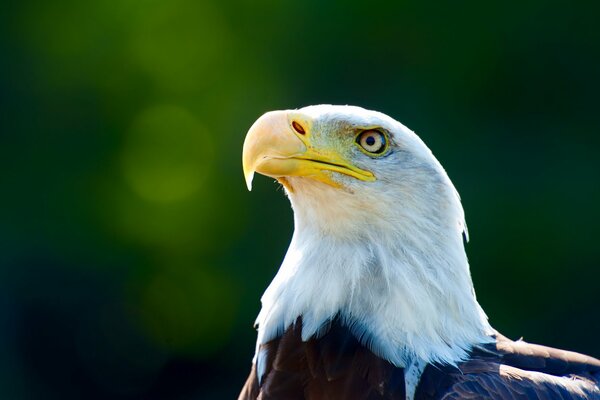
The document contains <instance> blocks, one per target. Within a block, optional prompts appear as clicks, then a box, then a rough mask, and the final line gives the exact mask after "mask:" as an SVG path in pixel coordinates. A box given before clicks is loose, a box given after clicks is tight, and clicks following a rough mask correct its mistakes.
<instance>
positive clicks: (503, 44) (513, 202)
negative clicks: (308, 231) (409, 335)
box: [0, 0, 600, 399]
mask: <svg viewBox="0 0 600 400" xmlns="http://www.w3.org/2000/svg"><path fill="white" fill-rule="evenodd" d="M597 17H598V10H597V9H596V10H594V9H591V8H589V7H585V6H584V5H583V4H577V3H576V2H571V1H564V2H558V1H557V2H555V1H537V0H530V1H522V2H519V3H516V2H515V3H513V4H509V3H507V2H503V1H496V2H482V1H467V2H439V3H435V4H433V3H428V2H418V1H402V0H399V1H390V2H379V1H373V2H370V3H369V4H368V5H367V4H365V3H363V2H359V1H336V2H333V1H328V2H327V1H322V2H318V1H296V2H277V1H272V0H263V1H249V0H238V1H231V2H218V1H216V0H214V1H196V0H170V1H156V0H122V1H106V0H94V1H75V0H59V1H41V0H38V1H29V0H28V1H19V2H17V1H8V2H6V1H5V2H2V5H1V6H0V33H1V36H0V38H1V39H0V105H1V107H0V123H1V126H0V127H1V131H0V135H1V139H2V141H1V143H0V183H1V196H0V227H1V229H0V237H1V241H0V246H1V251H0V265H1V268H0V324H1V330H0V354H1V356H0V397H1V398H2V399H42V398H43V399H82V398H85V399H107V398H110V399H227V398H234V397H235V396H236V395H237V392H238V390H239V388H240V387H241V385H242V383H243V381H244V379H245V377H246V374H247V373H248V370H249V367H250V360H251V357H252V354H253V352H254V340H255V332H254V330H253V328H252V324H253V320H254V318H255V316H256V314H257V312H258V310H259V298H260V295H261V294H262V291H263V290H264V289H265V287H266V286H267V284H268V283H269V281H270V279H271V278H272V276H273V275H274V273H275V271H276V269H277V267H278V265H279V263H280V261H281V259H282V257H283V255H284V253H285V250H286V247H287V243H288V241H289V238H290V235H291V233H292V229H293V226H292V213H291V210H290V208H289V205H288V202H287V200H286V199H285V197H284V195H283V193H282V190H280V189H279V188H278V185H277V184H274V183H272V180H269V179H266V178H263V177H258V178H257V179H256V182H255V190H254V191H253V192H252V193H248V192H247V191H246V189H245V185H244V182H243V178H242V172H241V147H242V142H243V139H244V135H245V133H246V131H247V129H248V128H249V126H250V125H251V124H252V122H253V121H254V120H255V119H256V118H257V117H258V116H260V115H261V114H262V113H263V112H265V111H268V110H272V109H282V108H295V107H301V106H304V105H309V104H317V103H338V104H354V105H360V106H363V107H366V108H371V109H376V110H379V111H382V112H385V113H387V114H389V115H391V116H393V117H395V118H396V119H398V120H400V121H402V122H403V123H405V124H406V125H407V126H409V127H410V128H412V129H414V130H415V131H416V132H417V133H418V134H419V135H420V136H421V137H422V138H423V139H424V140H425V142H426V143H428V145H429V146H430V147H431V149H432V150H433V152H434V153H435V154H436V155H437V157H438V158H439V160H440V161H441V162H442V164H443V165H444V166H445V167H446V169H447V170H448V173H449V175H450V177H451V178H452V179H453V181H454V183H455V184H456V186H457V188H458V190H459V191H460V193H461V195H462V198H463V202H464V206H465V209H466V215H467V222H468V224H469V228H470V233H471V242H470V243H469V245H468V248H467V250H468V254H469V257H470V261H471V265H472V273H473V278H474V280H475V285H476V289H477V293H478V298H479V299H480V302H481V303H482V305H483V307H484V308H485V309H486V311H487V313H488V314H489V316H490V319H491V322H492V324H493V325H494V326H495V327H496V328H497V329H499V330H500V331H502V332H503V333H504V334H506V335H508V336H511V337H513V338H517V337H519V336H524V337H525V339H526V340H529V341H533V342H542V343H545V344H549V345H553V346H560V347H564V348H569V349H573V350H578V351H582V352H586V353H590V354H592V355H595V356H600V345H599V344H598V340H597V339H598V337H599V335H600V327H599V323H598V317H599V312H598V310H599V306H598V293H599V291H600V284H599V278H600V270H599V268H598V264H599V260H600V245H599V244H598V242H599V238H600V235H599V233H598V226H599V223H600V212H599V207H598V204H599V203H600V179H599V178H600V161H599V157H598V146H599V145H600V129H599V128H600V122H599V119H598V118H599V115H598V106H599V100H598V93H599V92H600V76H599V72H600V69H599V62H600V56H599V52H598V46H599V43H600V34H599V33H600V30H599V29H598V26H597V23H598V19H597Z"/></svg>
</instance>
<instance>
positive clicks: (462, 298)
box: [256, 105, 492, 367]
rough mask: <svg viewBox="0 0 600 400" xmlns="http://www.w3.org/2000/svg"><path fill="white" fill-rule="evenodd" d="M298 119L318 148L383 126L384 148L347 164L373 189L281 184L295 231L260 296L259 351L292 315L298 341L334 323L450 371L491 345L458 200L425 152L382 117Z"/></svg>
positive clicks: (328, 112)
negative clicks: (344, 133) (298, 326)
mask: <svg viewBox="0 0 600 400" xmlns="http://www.w3.org/2000/svg"><path fill="white" fill-rule="evenodd" d="M297 112H298V113H302V115H305V116H306V117H307V118H310V119H311V121H312V127H313V138H314V140H315V141H317V142H318V141H319V140H325V138H326V137H331V135H335V134H339V132H337V131H340V130H344V129H350V128H352V127H354V128H355V127H379V128H381V129H383V130H385V131H386V132H387V133H388V134H389V140H390V142H391V143H390V146H391V149H390V151H389V153H388V154H387V155H386V156H385V157H381V158H371V157H368V156H366V155H365V154H364V153H362V152H361V151H359V150H358V149H356V150H353V151H354V153H353V157H352V162H353V163H354V164H355V165H356V166H357V167H359V168H362V169H365V170H368V171H372V172H374V173H375V175H376V177H377V180H376V181H374V182H364V181H361V180H358V179H355V178H352V177H350V176H346V175H342V174H338V173H335V172H332V173H331V176H332V179H334V180H336V181H337V182H339V183H340V184H341V185H342V186H343V189H340V188H335V187H332V186H330V185H327V184H325V183H322V182H319V181H316V180H313V179H310V178H307V177H288V178H286V179H287V180H288V183H289V184H290V185H291V187H293V191H291V192H288V196H289V199H290V201H291V204H292V208H293V209H294V223H295V231H294V235H293V237H292V241H291V244H290V247H289V249H288V252H287V254H286V256H285V259H284V261H283V264H282V265H281V267H280V269H279V271H278V273H277V275H276V276H275V278H274V279H273V282H272V283H271V284H270V286H269V287H268V289H267V290H266V292H265V293H264V295H263V297H262V310H261V312H260V314H259V315H258V318H257V320H256V322H257V324H258V331H259V335H258V344H262V343H265V342H267V341H269V340H271V339H273V338H275V337H277V336H278V335H280V334H281V333H282V332H283V331H284V330H285V329H286V328H287V327H289V326H290V325H291V324H293V323H294V322H295V321H296V320H297V318H298V317H300V316H301V317H302V323H303V326H302V336H303V339H304V340H308V339H309V338H311V337H313V336H318V335H319V334H321V332H320V329H322V328H323V327H324V326H326V324H327V322H328V321H330V320H331V319H332V318H334V317H336V316H339V317H340V318H341V319H342V321H344V323H345V324H347V325H348V327H349V328H350V329H351V330H352V332H353V333H354V334H355V335H356V337H357V338H359V340H361V342H362V343H364V344H365V345H366V346H368V347H369V348H370V349H371V350H372V351H373V352H374V353H376V354H378V355H379V356H381V357H383V358H385V359H387V360H388V361H390V362H391V363H393V364H395V365H397V366H401V367H402V366H407V365H408V364H409V363H410V362H412V361H414V360H415V359H416V360H422V361H424V362H428V363H429V362H431V363H448V364H456V363H457V362H459V361H461V360H463V359H465V357H466V356H467V353H468V351H469V350H470V349H471V348H472V347H473V346H475V345H477V344H480V343H484V342H488V341H490V336H489V335H490V333H491V332H492V330H491V327H490V325H489V324H488V322H487V317H486V316H485V313H484V312H483V310H482V309H481V307H480V306H479V304H478V303H477V300H476V298H475V293H474V290H473V284H472V281H471V277H470V273H469V265H468V262H467V256H466V254H465V250H464V245H463V233H466V226H465V222H464V213H463V209H462V206H461V203H460V199H459V196H458V194H457V192H456V190H455V188H454V186H453V185H452V182H451V181H450V179H449V178H448V176H447V174H446V172H445V171H444V169H443V168H442V166H441V165H440V163H439V162H438V161H437V160H436V158H435V157H434V156H433V154H432V153H431V151H430V150H429V148H428V147H427V146H426V145H425V144H424V143H423V141H421V139H420V138H419V137H418V136H417V135H416V134H415V133H414V132H412V131H411V130H409V129H408V128H406V127H405V126H404V125H402V124H401V123H399V122H397V121H395V120H393V119H392V118H390V117H388V116H386V115H384V114H381V113H378V112H374V111H368V110H365V109H362V108H359V107H350V106H331V105H320V106H311V107H306V108H303V109H300V110H297ZM336 132H337V133H336Z"/></svg>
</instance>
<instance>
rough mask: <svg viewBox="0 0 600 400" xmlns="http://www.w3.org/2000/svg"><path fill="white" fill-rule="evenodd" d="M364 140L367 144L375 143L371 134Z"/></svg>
mask: <svg viewBox="0 0 600 400" xmlns="http://www.w3.org/2000/svg"><path fill="white" fill-rule="evenodd" d="M366 142H367V145H369V146H373V145H374V144H375V138H374V137H373V136H369V137H367V140H366Z"/></svg>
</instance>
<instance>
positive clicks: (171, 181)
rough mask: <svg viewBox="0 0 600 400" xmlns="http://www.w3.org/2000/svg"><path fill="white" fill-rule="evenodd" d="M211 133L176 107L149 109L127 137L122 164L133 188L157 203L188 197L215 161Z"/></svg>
mask: <svg viewBox="0 0 600 400" xmlns="http://www.w3.org/2000/svg"><path fill="white" fill-rule="evenodd" d="M211 153H212V151H211V142H210V135H209V134H208V133H207V132H206V131H205V130H204V128H203V127H202V126H201V124H200V123H199V122H198V121H197V120H196V118H195V117H194V116H193V115H191V114H190V113H189V112H187V111H186V110H184V109H182V108H179V107H175V106H159V107H154V108H150V109H147V110H145V111H144V112H142V113H141V114H140V115H139V116H138V117H137V118H136V120H135V122H134V124H133V127H132V129H131V131H130V132H129V135H128V137H127V139H126V142H125V145H124V148H123V151H122V154H121V156H122V157H121V161H122V162H121V164H122V170H123V174H124V176H125V178H126V180H127V182H128V183H129V184H130V186H131V188H132V189H133V190H134V191H135V192H136V193H137V194H138V195H139V196H141V197H143V198H144V199H146V200H149V201H153V202H161V203H166V202H173V201H178V200H182V199H185V198H188V197H189V196H191V195H192V194H194V193H195V192H196V191H197V190H198V189H199V188H200V186H201V185H202V182H203V180H204V178H205V176H206V175H207V172H208V169H209V167H210V161H211V158H212V157H211Z"/></svg>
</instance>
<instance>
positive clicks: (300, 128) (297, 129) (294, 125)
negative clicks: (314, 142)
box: [292, 121, 306, 135]
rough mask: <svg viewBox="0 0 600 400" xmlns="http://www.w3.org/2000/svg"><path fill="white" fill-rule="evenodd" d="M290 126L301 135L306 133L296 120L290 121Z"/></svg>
mask: <svg viewBox="0 0 600 400" xmlns="http://www.w3.org/2000/svg"><path fill="white" fill-rule="evenodd" d="M292 128H294V130H295V131H296V132H298V133H299V134H301V135H304V134H306V131H305V130H304V127H303V126H302V125H300V124H299V123H298V122H296V121H292Z"/></svg>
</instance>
